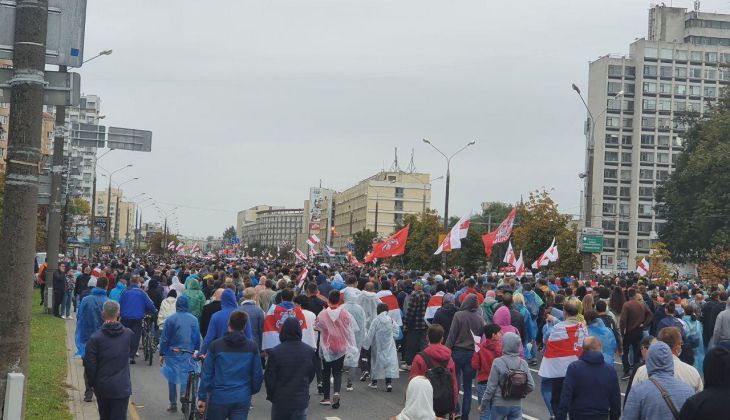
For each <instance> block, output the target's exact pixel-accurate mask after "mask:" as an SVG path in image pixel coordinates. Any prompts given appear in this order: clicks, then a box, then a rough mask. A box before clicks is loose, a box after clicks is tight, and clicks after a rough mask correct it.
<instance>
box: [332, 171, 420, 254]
mask: <svg viewBox="0 0 730 420" xmlns="http://www.w3.org/2000/svg"><path fill="white" fill-rule="evenodd" d="M334 197H335V198H334V206H335V208H334V213H335V218H334V226H335V231H336V232H337V236H335V238H334V241H333V243H334V248H335V249H336V250H337V251H340V252H344V251H345V250H346V245H347V244H348V243H350V242H352V238H353V235H354V234H355V232H359V231H362V230H365V229H369V230H371V231H373V232H377V234H378V237H380V238H385V237H388V236H389V235H391V234H392V233H394V232H395V228H396V226H398V225H401V224H402V223H403V217H404V216H405V215H407V214H421V213H423V212H425V211H426V210H427V209H429V208H430V205H431V175H430V174H426V173H417V172H414V173H410V172H403V171H383V172H379V173H377V174H375V175H373V176H371V177H369V178H367V179H364V180H362V181H360V182H359V183H357V185H354V186H352V187H350V188H348V189H346V190H344V191H342V192H340V193H337V194H335V196H334Z"/></svg>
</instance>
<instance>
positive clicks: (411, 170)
mask: <svg viewBox="0 0 730 420" xmlns="http://www.w3.org/2000/svg"><path fill="white" fill-rule="evenodd" d="M413 153H414V149H411V161H410V163H408V167H407V168H406V172H408V173H409V174H412V173H414V172H416V164H415V163H414V162H413Z"/></svg>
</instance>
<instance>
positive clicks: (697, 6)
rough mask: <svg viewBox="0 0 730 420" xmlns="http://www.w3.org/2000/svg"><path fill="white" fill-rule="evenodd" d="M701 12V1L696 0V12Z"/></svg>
mask: <svg viewBox="0 0 730 420" xmlns="http://www.w3.org/2000/svg"><path fill="white" fill-rule="evenodd" d="M699 11H700V0H695V12H699Z"/></svg>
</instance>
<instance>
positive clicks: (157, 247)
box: [147, 232, 178, 255]
mask: <svg viewBox="0 0 730 420" xmlns="http://www.w3.org/2000/svg"><path fill="white" fill-rule="evenodd" d="M170 242H175V244H176V245H177V242H178V240H177V236H176V235H170V234H168V235H164V234H163V233H162V232H159V233H153V234H152V235H150V240H149V241H148V242H147V245H148V248H149V251H150V252H152V253H153V254H158V255H159V254H165V253H169V252H172V251H168V249H167V244H169V243H170Z"/></svg>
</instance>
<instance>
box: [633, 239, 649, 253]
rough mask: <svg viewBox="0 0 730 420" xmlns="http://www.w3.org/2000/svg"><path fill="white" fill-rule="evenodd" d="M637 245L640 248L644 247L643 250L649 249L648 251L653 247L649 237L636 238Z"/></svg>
mask: <svg viewBox="0 0 730 420" xmlns="http://www.w3.org/2000/svg"><path fill="white" fill-rule="evenodd" d="M636 247H637V248H638V249H642V250H647V251H648V250H649V248H650V247H651V241H650V240H648V239H637V240H636Z"/></svg>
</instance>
